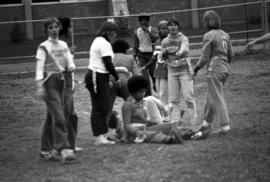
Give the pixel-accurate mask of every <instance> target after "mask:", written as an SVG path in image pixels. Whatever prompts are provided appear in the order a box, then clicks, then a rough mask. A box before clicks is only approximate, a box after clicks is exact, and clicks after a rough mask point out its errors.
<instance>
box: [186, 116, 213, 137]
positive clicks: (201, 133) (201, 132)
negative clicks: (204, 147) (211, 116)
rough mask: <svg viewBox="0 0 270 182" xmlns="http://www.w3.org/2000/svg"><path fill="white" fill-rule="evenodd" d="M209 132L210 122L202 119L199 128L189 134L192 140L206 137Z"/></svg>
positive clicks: (210, 129)
mask: <svg viewBox="0 0 270 182" xmlns="http://www.w3.org/2000/svg"><path fill="white" fill-rule="evenodd" d="M211 132H212V128H211V125H210V123H208V122H207V121H205V120H204V121H203V123H202V125H201V126H200V128H199V129H198V130H197V131H196V132H195V134H194V135H192V136H191V139H193V140H203V139H206V138H207V137H208V136H209V135H210V133H211Z"/></svg>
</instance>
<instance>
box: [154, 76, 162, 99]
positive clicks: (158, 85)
mask: <svg viewBox="0 0 270 182" xmlns="http://www.w3.org/2000/svg"><path fill="white" fill-rule="evenodd" d="M160 81H161V79H159V78H156V81H155V83H156V91H157V95H158V97H159V98H161V97H160V91H161V90H160Z"/></svg>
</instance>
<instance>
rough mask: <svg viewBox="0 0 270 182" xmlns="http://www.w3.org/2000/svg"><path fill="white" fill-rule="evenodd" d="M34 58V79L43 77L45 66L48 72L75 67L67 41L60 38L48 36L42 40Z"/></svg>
mask: <svg viewBox="0 0 270 182" xmlns="http://www.w3.org/2000/svg"><path fill="white" fill-rule="evenodd" d="M45 49H46V50H45ZM46 51H47V52H46ZM48 54H49V55H48ZM50 57H51V58H50ZM36 59H37V65H36V80H42V79H43V75H44V74H43V72H44V71H45V67H46V71H49V72H54V71H56V72H57V71H64V70H69V69H70V68H73V69H75V64H74V61H73V55H72V54H71V53H70V50H69V48H68V45H67V43H66V42H64V41H62V40H52V39H51V38H49V39H48V40H46V41H44V42H42V43H41V44H40V45H39V47H38V49H37V53H36ZM45 64H46V65H45Z"/></svg>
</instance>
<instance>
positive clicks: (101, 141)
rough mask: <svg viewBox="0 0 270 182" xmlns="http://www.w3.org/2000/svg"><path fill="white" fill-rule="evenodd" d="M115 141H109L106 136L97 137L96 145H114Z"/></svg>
mask: <svg viewBox="0 0 270 182" xmlns="http://www.w3.org/2000/svg"><path fill="white" fill-rule="evenodd" d="M113 144H115V142H114V141H110V140H108V139H107V138H106V137H105V136H104V135H99V136H97V137H96V140H95V145H113Z"/></svg>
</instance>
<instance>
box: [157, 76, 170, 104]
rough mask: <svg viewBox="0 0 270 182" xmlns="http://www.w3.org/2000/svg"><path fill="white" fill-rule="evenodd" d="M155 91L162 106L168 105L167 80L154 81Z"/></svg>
mask: <svg viewBox="0 0 270 182" xmlns="http://www.w3.org/2000/svg"><path fill="white" fill-rule="evenodd" d="M156 89H157V94H158V97H159V98H160V100H161V101H162V102H163V103H164V104H168V103H169V99H168V80H167V79H156Z"/></svg>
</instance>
